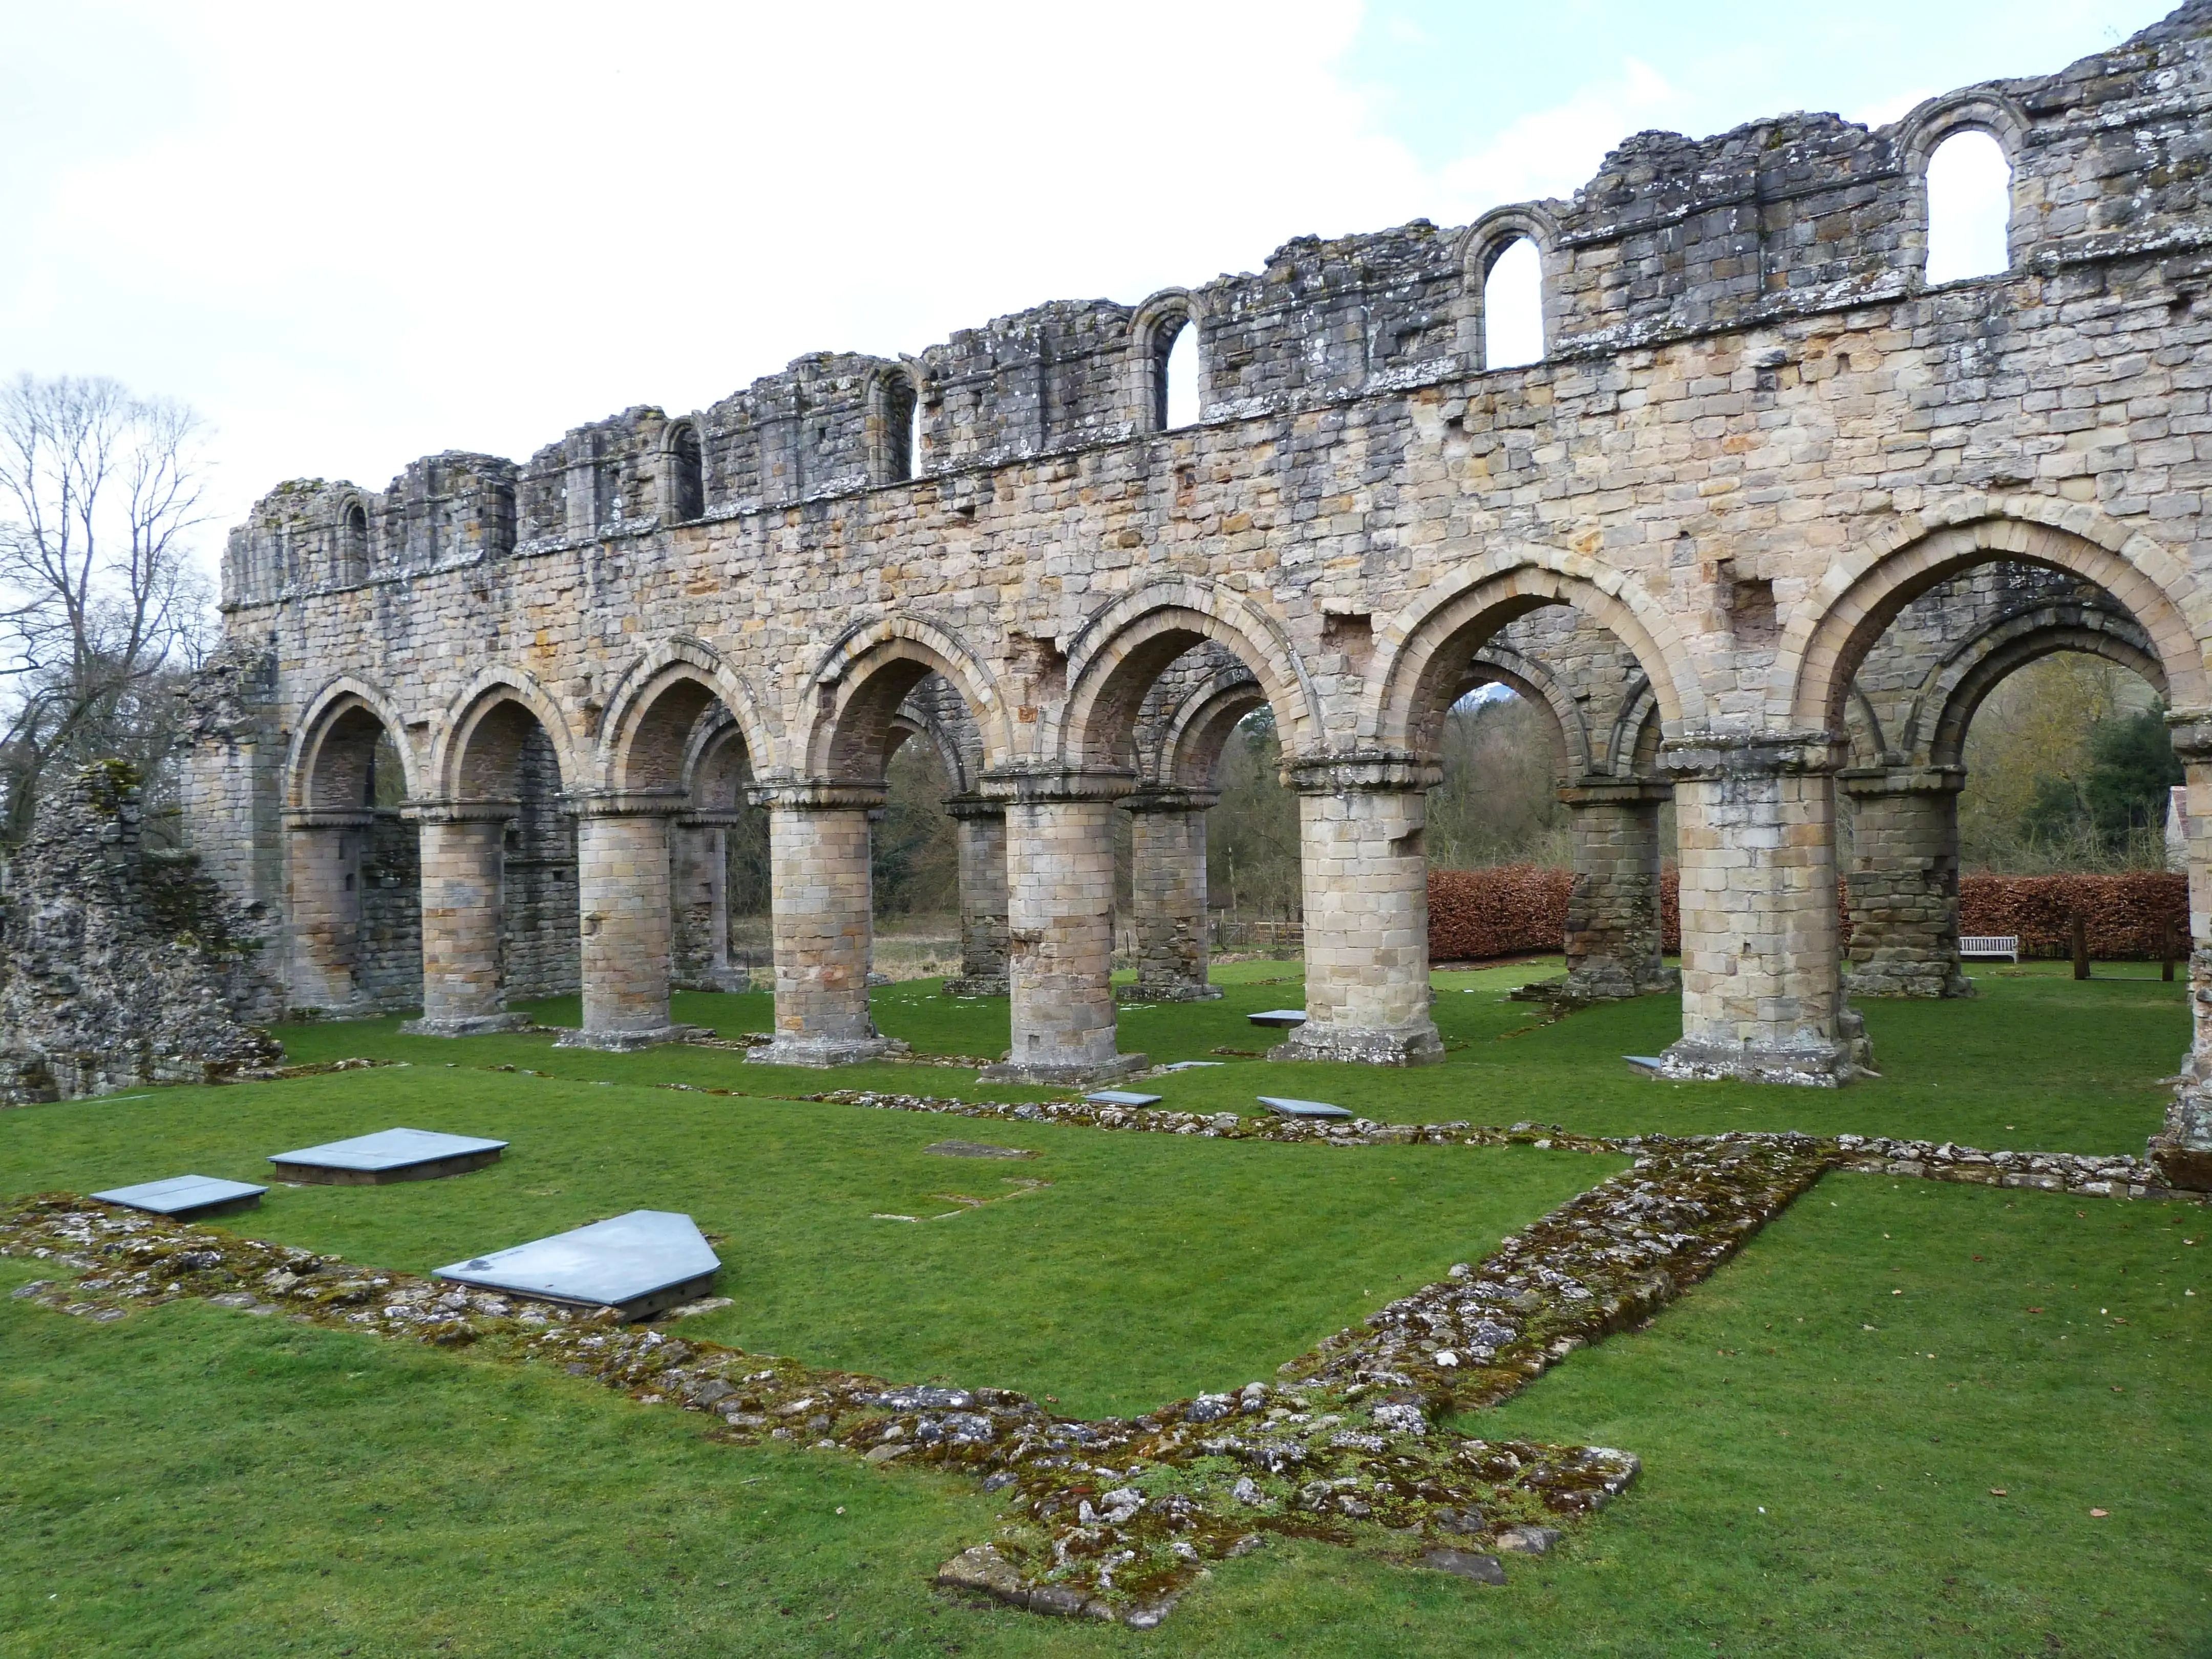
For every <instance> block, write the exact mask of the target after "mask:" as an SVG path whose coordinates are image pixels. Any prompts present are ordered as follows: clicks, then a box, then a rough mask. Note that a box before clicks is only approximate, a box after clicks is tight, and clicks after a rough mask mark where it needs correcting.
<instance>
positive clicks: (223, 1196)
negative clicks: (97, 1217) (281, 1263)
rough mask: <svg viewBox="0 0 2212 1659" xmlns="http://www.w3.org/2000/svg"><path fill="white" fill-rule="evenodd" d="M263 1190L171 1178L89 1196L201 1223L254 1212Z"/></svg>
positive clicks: (204, 1179)
mask: <svg viewBox="0 0 2212 1659" xmlns="http://www.w3.org/2000/svg"><path fill="white" fill-rule="evenodd" d="M268 1190H269V1189H268V1188H266V1187H256V1186H254V1185H252V1183H251V1182H244V1181H218V1180H217V1179H216V1177H215V1176H199V1175H187V1176H171V1177H170V1178H169V1179H168V1180H167V1181H146V1182H140V1183H139V1184H138V1185H137V1186H136V1187H117V1188H112V1190H110V1191H108V1192H104V1193H94V1194H93V1196H94V1198H96V1199H98V1200H100V1202H101V1203H103V1204H120V1205H122V1206H123V1207H124V1208H125V1209H127V1210H145V1211H147V1212H149V1213H151V1214H154V1215H167V1216H174V1217H175V1218H177V1219H178V1220H179V1221H201V1220H204V1219H205V1218H207V1217H209V1216H211V1215H235V1214H237V1213H238V1212H240V1210H253V1209H258V1208H259V1207H260V1206H261V1194H264V1193H265V1192H267V1191H268Z"/></svg>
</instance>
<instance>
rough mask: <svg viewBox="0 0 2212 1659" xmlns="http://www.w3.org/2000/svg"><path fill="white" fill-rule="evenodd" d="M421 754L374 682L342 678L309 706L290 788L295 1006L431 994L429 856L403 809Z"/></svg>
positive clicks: (290, 951)
mask: <svg viewBox="0 0 2212 1659" xmlns="http://www.w3.org/2000/svg"><path fill="white" fill-rule="evenodd" d="M412 758H413V757H412V753H411V745H410V743H409V741H408V735H407V730H406V726H405V723H404V720H402V719H401V718H400V716H399V714H398V709H397V708H396V707H395V705H394V703H393V702H392V698H391V697H390V696H389V695H388V694H386V693H385V692H383V691H382V690H379V689H377V688H375V687H372V686H371V685H369V684H367V683H366V682H365V681H362V680H360V679H358V678H353V677H351V676H343V677H341V678H338V679H336V680H334V681H332V682H331V684H328V685H326V686H325V687H324V688H323V690H321V691H320V692H319V693H318V694H317V695H316V696H315V697H314V699H313V701H312V702H310V703H309V704H308V707H307V714H306V717H305V718H304V720H302V721H301V726H300V729H299V731H298V732H297V733H296V734H295V737H294V739H293V743H292V746H291V751H290V754H289V757H288V758H287V764H286V783H285V788H284V799H285V801H286V804H287V805H286V811H285V813H284V831H285V872H286V874H285V878H286V885H287V889H288V894H289V903H288V906H287V911H286V914H287V917H288V921H289V926H288V927H287V928H286V930H285V934H284V973H285V977H286V981H287V984H288V985H289V989H290V996H291V1000H292V1003H293V1005H294V1006H297V1007H302V1008H317V1009H321V1010H325V1011H327V1012H337V1013H357V1012H374V1011H377V1010H381V1009H386V1008H395V1007H396V1008H405V1007H411V1006H414V1005H415V1004H416V1001H417V1000H419V998H420V995H421V991H422V937H421V933H422V915H421V896H420V891H421V882H422V865H421V855H420V850H419V845H418V838H417V836H416V829H415V826H414V825H413V824H412V823H408V822H405V821H404V819H403V818H402V817H401V813H400V805H401V803H402V802H403V801H404V800H405V799H406V798H407V797H409V796H410V795H411V794H412V793H414V788H413V781H412V778H411V776H410V772H409V767H410V762H411V760H412ZM387 768H388V769H389V771H388V772H387V770H386V769H387Z"/></svg>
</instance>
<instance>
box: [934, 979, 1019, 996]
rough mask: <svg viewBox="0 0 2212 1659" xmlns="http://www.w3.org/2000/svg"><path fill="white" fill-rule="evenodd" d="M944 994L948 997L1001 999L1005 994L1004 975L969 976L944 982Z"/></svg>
mask: <svg viewBox="0 0 2212 1659" xmlns="http://www.w3.org/2000/svg"><path fill="white" fill-rule="evenodd" d="M945 995H946V996H949V997H1002V996H1004V995H1006V975H1004V974H970V975H963V976H962V977H960V978H958V979H948V980H946V981H945Z"/></svg>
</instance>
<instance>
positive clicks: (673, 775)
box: [593, 636, 770, 796]
mask: <svg viewBox="0 0 2212 1659" xmlns="http://www.w3.org/2000/svg"><path fill="white" fill-rule="evenodd" d="M711 710H720V711H723V712H726V714H728V716H729V718H730V719H731V720H732V721H734V722H735V724H736V726H737V730H738V733H739V735H740V737H741V738H742V740H743V742H744V745H745V748H746V750H747V751H748V752H749V754H750V755H753V756H756V757H757V756H760V755H763V754H765V753H768V752H770V751H769V750H768V747H767V745H768V742H769V738H768V733H767V727H766V723H765V722H764V721H763V719H762V717H761V713H760V708H759V705H758V704H757V702H756V701H755V699H754V697H753V695H752V690H751V688H750V686H748V685H747V684H745V682H744V678H743V677H742V676H740V675H739V674H738V673H737V672H736V671H734V670H733V669H732V668H731V667H730V665H728V664H727V663H726V662H725V661H723V660H722V658H721V656H720V653H717V652H716V651H715V650H714V647H711V646H709V645H708V644H707V643H706V642H705V641H702V640H697V639H693V638H690V637H685V636H679V637H678V638H676V639H673V640H670V641H665V642H664V643H662V644H660V645H659V646H656V647H653V649H652V650H651V651H649V652H647V653H646V654H645V655H644V656H642V657H641V658H640V659H638V660H637V661H636V662H635V664H633V665H631V667H630V669H629V672H627V673H625V674H624V675H623V678H622V679H621V680H620V682H619V683H617V685H616V686H615V688H614V690H613V692H612V693H611V695H610V696H609V697H608V700H607V712H606V715H605V719H603V720H601V722H600V726H599V730H600V734H601V735H600V738H599V750H598V753H597V754H596V755H595V756H594V757H593V763H594V769H595V771H596V773H597V775H598V777H599V780H600V781H601V784H602V786H603V787H605V788H606V789H609V790H611V791H614V792H617V793H635V792H641V791H660V792H663V793H668V794H671V795H675V796H680V795H681V794H682V793H684V777H685V772H686V763H687V759H688V758H689V757H690V753H691V749H692V738H693V734H694V732H695V730H696V728H698V727H699V726H700V725H701V724H702V721H704V720H707V719H708V717H709V711H711Z"/></svg>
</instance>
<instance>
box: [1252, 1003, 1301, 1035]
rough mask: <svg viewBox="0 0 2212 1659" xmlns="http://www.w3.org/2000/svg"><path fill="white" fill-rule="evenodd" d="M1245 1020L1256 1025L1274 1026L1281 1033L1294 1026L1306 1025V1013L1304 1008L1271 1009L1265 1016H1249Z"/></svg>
mask: <svg viewBox="0 0 2212 1659" xmlns="http://www.w3.org/2000/svg"><path fill="white" fill-rule="evenodd" d="M1245 1018H1247V1019H1249V1020H1250V1021H1251V1022H1252V1023H1253V1024H1255V1025H1272V1026H1273V1027H1274V1028H1275V1029H1276V1030H1279V1031H1287V1030H1290V1029H1291V1027H1292V1026H1294V1025H1303V1024H1305V1023H1306V1011H1305V1010H1304V1009H1303V1008H1270V1009H1268V1010H1267V1012H1266V1013H1264V1014H1247V1015H1246V1016H1245Z"/></svg>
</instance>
